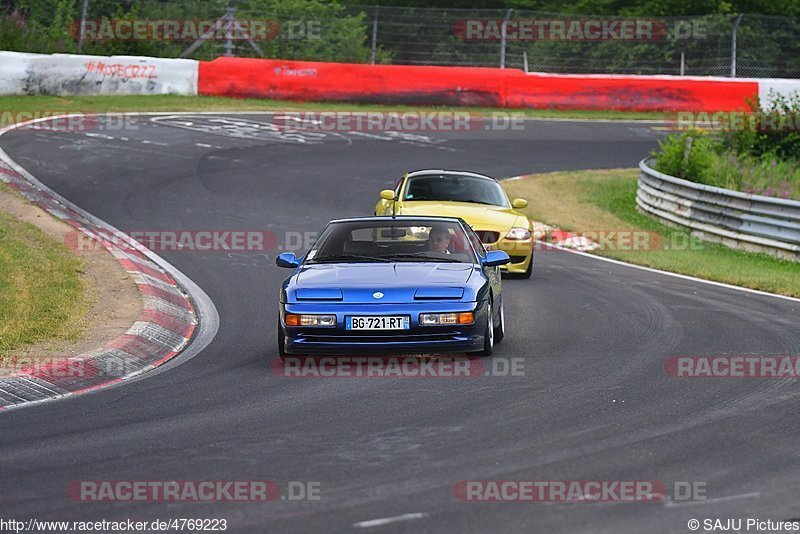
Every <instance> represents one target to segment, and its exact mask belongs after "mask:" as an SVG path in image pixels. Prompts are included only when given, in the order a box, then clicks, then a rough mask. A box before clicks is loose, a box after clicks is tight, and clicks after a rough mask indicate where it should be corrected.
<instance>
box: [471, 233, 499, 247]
mask: <svg viewBox="0 0 800 534" xmlns="http://www.w3.org/2000/svg"><path fill="white" fill-rule="evenodd" d="M475 233H476V234H478V237H480V238H481V242H482V243H486V244H492V243H497V240H498V239H500V232H492V231H490V230H475Z"/></svg>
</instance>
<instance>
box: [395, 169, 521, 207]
mask: <svg viewBox="0 0 800 534" xmlns="http://www.w3.org/2000/svg"><path fill="white" fill-rule="evenodd" d="M403 200H410V201H424V200H435V201H443V202H470V203H475V204H487V205H491V206H501V207H504V208H507V207H509V204H508V197H507V196H506V194H505V192H504V191H503V188H502V187H501V186H500V184H499V183H497V182H496V181H495V180H492V179H491V178H481V177H478V176H469V175H465V174H422V175H419V176H411V177H409V178H408V181H407V185H406V191H405V195H404V196H403Z"/></svg>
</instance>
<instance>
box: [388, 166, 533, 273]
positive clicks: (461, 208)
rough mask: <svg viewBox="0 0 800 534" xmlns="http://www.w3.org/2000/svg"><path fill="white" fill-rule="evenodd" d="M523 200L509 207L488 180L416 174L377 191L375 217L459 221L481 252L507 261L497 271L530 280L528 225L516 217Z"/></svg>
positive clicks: (474, 176) (448, 174)
mask: <svg viewBox="0 0 800 534" xmlns="http://www.w3.org/2000/svg"><path fill="white" fill-rule="evenodd" d="M527 205H528V201H527V200H525V199H524V198H515V199H514V200H513V201H511V202H510V201H509V199H508V195H506V192H505V191H504V190H503V188H502V187H501V186H500V184H499V183H498V182H497V180H495V179H494V178H491V177H489V176H485V175H483V174H477V173H474V172H466V171H445V170H430V169H428V170H420V171H414V172H409V173H406V174H404V175H403V176H402V178H400V180H399V181H398V182H397V185H396V187H395V188H394V190H391V189H386V190H384V191H381V198H380V200H379V201H378V205H377V206H375V215H392V213H394V214H396V215H440V216H444V217H461V218H462V219H464V220H465V221H467V223H468V224H469V225H470V226H472V229H473V230H475V232H476V233H477V234H478V236H480V238H481V241H483V244H484V246H485V247H486V249H487V250H502V251H505V252H506V253H508V255H509V256H510V257H511V263H509V264H507V265H504V266H502V267H501V269H502V270H503V271H507V272H508V273H510V274H515V275H519V276H521V277H523V278H530V276H531V272H532V271H533V238H532V235H531V234H532V232H533V222H532V221H530V220H529V219H528V218H527V217H526V216H525V214H524V213H522V212H519V211H517V210H518V209H522V208H524V207H525V206H527Z"/></svg>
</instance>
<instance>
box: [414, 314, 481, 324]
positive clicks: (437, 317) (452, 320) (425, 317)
mask: <svg viewBox="0 0 800 534" xmlns="http://www.w3.org/2000/svg"><path fill="white" fill-rule="evenodd" d="M474 322H475V314H473V313H472V312H459V313H421V314H420V315H419V324H420V325H421V326H442V325H451V324H472V323H474Z"/></svg>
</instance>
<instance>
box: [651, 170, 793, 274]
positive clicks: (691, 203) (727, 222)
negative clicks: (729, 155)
mask: <svg viewBox="0 0 800 534" xmlns="http://www.w3.org/2000/svg"><path fill="white" fill-rule="evenodd" d="M648 163H649V159H648V158H645V159H643V160H642V161H640V162H639V169H640V170H641V173H640V174H639V186H638V189H637V192H636V204H637V206H639V208H640V209H641V210H642V211H645V212H646V213H649V214H652V215H655V216H656V217H659V218H660V219H662V220H664V221H666V222H667V223H672V224H673V225H679V226H684V227H688V228H691V229H692V230H693V232H692V233H693V234H694V235H696V236H697V237H698V238H700V239H704V240H707V241H714V242H720V243H722V244H724V245H726V246H729V247H732V248H739V249H743V250H748V251H752V252H766V253H769V254H772V255H774V256H779V257H782V258H786V259H791V260H793V261H800V202H798V201H796V200H787V199H783V198H775V197H767V196H763V195H752V194H748V193H741V192H739V191H731V190H729V189H723V188H721V187H714V186H710V185H705V184H698V183H695V182H690V181H688V180H683V179H681V178H676V177H674V176H669V175H667V174H664V173H661V172H658V171H657V170H655V169H653V168H651V167H650V166H649V165H648Z"/></svg>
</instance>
